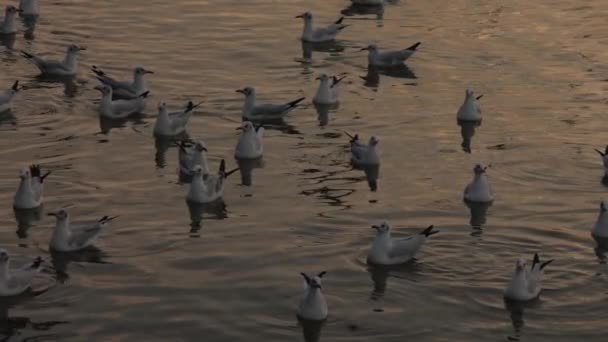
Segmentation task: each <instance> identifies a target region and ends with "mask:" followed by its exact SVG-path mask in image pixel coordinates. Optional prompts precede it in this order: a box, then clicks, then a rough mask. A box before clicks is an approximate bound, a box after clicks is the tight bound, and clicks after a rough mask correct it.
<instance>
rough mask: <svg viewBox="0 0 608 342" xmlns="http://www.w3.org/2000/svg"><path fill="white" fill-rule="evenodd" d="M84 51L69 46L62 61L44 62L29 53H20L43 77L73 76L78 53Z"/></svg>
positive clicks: (81, 48)
mask: <svg viewBox="0 0 608 342" xmlns="http://www.w3.org/2000/svg"><path fill="white" fill-rule="evenodd" d="M83 50H86V49H85V48H84V47H80V46H79V45H77V44H70V45H69V46H68V49H67V54H66V56H65V58H64V59H63V61H54V60H44V59H42V58H40V57H38V56H35V55H33V54H31V53H27V52H25V51H21V53H22V54H23V56H24V57H25V58H27V59H28V60H29V61H30V62H32V63H33V64H34V65H36V66H37V67H38V69H40V73H41V74H42V75H43V76H63V77H66V76H74V75H76V69H77V67H78V61H77V58H78V52H80V51H83Z"/></svg>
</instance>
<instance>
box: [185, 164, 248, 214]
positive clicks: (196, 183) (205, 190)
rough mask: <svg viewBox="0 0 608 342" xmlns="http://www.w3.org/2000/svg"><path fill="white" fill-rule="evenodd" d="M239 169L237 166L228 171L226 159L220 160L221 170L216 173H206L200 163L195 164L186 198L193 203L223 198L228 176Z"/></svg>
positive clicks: (209, 201)
mask: <svg viewBox="0 0 608 342" xmlns="http://www.w3.org/2000/svg"><path fill="white" fill-rule="evenodd" d="M238 170H239V169H238V168H236V169H234V170H231V171H229V172H227V171H226V161H225V160H224V159H222V161H221V162H220V167H219V170H218V172H217V174H215V175H210V174H207V175H204V174H203V169H202V168H201V166H200V165H196V166H194V170H193V176H192V182H191V183H190V189H189V190H188V194H187V195H186V200H187V201H188V202H191V203H199V204H206V203H211V202H215V201H216V200H219V199H221V198H222V197H223V196H224V184H225V181H226V178H228V176H230V175H231V174H233V173H234V172H236V171H238Z"/></svg>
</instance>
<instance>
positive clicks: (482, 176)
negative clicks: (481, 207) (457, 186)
mask: <svg viewBox="0 0 608 342" xmlns="http://www.w3.org/2000/svg"><path fill="white" fill-rule="evenodd" d="M487 169H488V166H484V165H483V164H482V163H479V164H477V165H475V168H474V169H473V172H474V173H475V176H474V178H473V181H472V182H471V183H469V185H467V187H466V188H465V189H464V200H465V201H469V202H476V203H488V202H492V201H493V200H494V194H493V192H492V188H491V187H490V182H489V181H488V176H487V175H486V170H487Z"/></svg>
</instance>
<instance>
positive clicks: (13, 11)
mask: <svg viewBox="0 0 608 342" xmlns="http://www.w3.org/2000/svg"><path fill="white" fill-rule="evenodd" d="M17 12H20V10H18V9H17V8H16V7H15V6H13V5H7V6H6V9H5V10H4V20H3V21H2V25H1V26H0V34H13V33H16V32H17V24H16V23H15V16H16V15H17Z"/></svg>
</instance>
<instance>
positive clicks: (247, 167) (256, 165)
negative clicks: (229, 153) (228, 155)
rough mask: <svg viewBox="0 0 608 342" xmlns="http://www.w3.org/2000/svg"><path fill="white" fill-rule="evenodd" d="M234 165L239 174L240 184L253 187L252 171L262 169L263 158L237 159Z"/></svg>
mask: <svg viewBox="0 0 608 342" xmlns="http://www.w3.org/2000/svg"><path fill="white" fill-rule="evenodd" d="M236 163H237V165H238V168H239V172H240V173H241V184H242V185H245V186H251V185H253V170H254V169H262V168H264V157H261V158H257V159H239V158H236Z"/></svg>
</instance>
